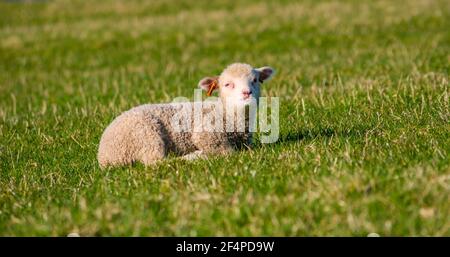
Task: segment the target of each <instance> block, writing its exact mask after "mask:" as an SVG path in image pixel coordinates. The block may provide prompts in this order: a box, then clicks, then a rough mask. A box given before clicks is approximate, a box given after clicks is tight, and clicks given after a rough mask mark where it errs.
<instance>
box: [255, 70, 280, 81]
mask: <svg viewBox="0 0 450 257" xmlns="http://www.w3.org/2000/svg"><path fill="white" fill-rule="evenodd" d="M256 70H257V71H258V72H259V82H261V83H263V82H264V81H266V80H269V79H271V78H272V77H273V75H275V70H274V69H273V68H272V67H269V66H264V67H261V68H258V69H256Z"/></svg>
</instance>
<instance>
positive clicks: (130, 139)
mask: <svg viewBox="0 0 450 257" xmlns="http://www.w3.org/2000/svg"><path fill="white" fill-rule="evenodd" d="M273 75H274V70H273V69H272V68H271V67H262V68H253V67H252V66H250V65H249V64H244V63H234V64H231V65H229V66H228V67H227V68H226V69H225V70H223V72H222V73H221V74H220V76H214V77H205V78H203V79H202V80H200V82H199V84H198V86H199V87H200V88H201V89H203V90H205V91H206V92H207V95H208V96H210V95H211V94H212V92H213V91H218V92H219V97H218V98H217V99H216V101H212V102H211V103H214V104H202V103H201V102H176V103H166V104H144V105H141V106H138V107H135V108H132V109H130V110H128V111H126V112H124V113H122V114H121V115H119V116H118V117H117V118H116V119H114V120H113V122H112V123H111V124H110V125H109V126H108V127H107V128H106V129H105V131H104V132H103V135H102V137H101V139H100V144H99V149H98V156H97V157H98V162H99V165H100V167H101V168H105V167H111V166H119V165H127V164H131V163H133V162H142V163H143V164H144V165H146V166H148V165H151V164H154V163H155V162H157V161H159V160H162V159H164V158H165V157H167V155H168V154H169V153H174V154H175V155H177V156H182V158H184V159H194V158H199V157H206V156H208V155H210V154H228V153H231V152H233V151H236V150H239V149H242V148H245V147H249V146H250V145H251V139H252V132H250V131H249V125H250V124H251V122H252V119H255V117H253V118H252V117H250V116H251V115H249V114H248V108H247V111H246V112H245V110H246V106H249V105H250V104H252V103H255V101H256V102H258V99H259V97H260V86H261V84H262V83H263V82H265V81H266V80H268V79H270V78H271V77H272V76H273ZM199 104H200V105H199ZM196 108H200V112H198V111H195V110H196ZM197 110H198V109H197ZM219 110H222V112H223V120H220V118H219V119H216V120H214V122H212V123H211V125H209V127H208V126H207V125H205V124H206V123H207V119H206V118H204V117H203V116H204V115H205V114H208V113H215V114H217V113H219V112H218V111H219ZM243 110H244V113H245V117H244V119H238V118H237V117H238V115H237V114H238V113H242V111H243ZM176 117H178V118H179V119H178V120H176V119H175V118H176ZM180 117H181V118H180ZM174 120H176V122H174ZM195 121H200V122H197V123H196V122H195ZM229 121H234V123H233V122H232V123H231V124H232V125H231V127H227V129H226V130H225V125H224V122H225V123H226V124H227V126H228V124H230V123H229ZM183 122H184V124H181V123H183ZM227 122H228V123H227ZM202 126H204V127H202ZM211 126H214V128H216V129H217V128H221V127H222V128H224V130H208V129H205V128H209V129H211ZM242 127H243V129H242V130H239V129H238V128H242ZM180 128H184V129H180ZM186 128H187V129H186ZM230 128H231V129H230Z"/></svg>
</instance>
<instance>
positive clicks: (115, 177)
mask: <svg viewBox="0 0 450 257" xmlns="http://www.w3.org/2000/svg"><path fill="white" fill-rule="evenodd" d="M449 28H450V4H449V1H448V0H410V1H395V0H379V1H358V0H343V1H338V0H320V1H313V0H305V1H293V0H280V1H255V0H237V1H228V0H208V1H206V0H195V1H194V0H190V1H188V0H152V1H140V0H123V1H113V0H102V1H100V0H98V1H81V0H70V1H69V0H36V1H14V0H9V1H4V0H0V206H1V208H0V235H67V234H68V233H71V232H76V233H80V234H81V235H191V236H195V235H218V236H219V235H244V236H248V235H253V236H255V235H280V236H285V235H362V236H366V235H367V234H369V233H378V234H380V235H449V230H450V220H449V217H450V215H448V214H449V211H450V209H449V201H448V195H449V187H448V185H449V170H450V169H449V166H450V165H449V158H448V154H449V152H450V149H449V146H450V142H449V138H450V136H449V129H448V122H449V117H450V115H449V108H448V107H449V106H448V93H449V90H448V72H449V68H450V65H449V62H450V55H449V52H450V33H449ZM233 62H246V63H250V64H251V65H253V66H256V67H260V66H265V65H270V66H272V67H274V68H275V69H276V70H277V71H278V73H277V75H276V77H275V78H274V79H273V80H272V81H271V82H270V83H268V84H267V85H266V84H264V85H263V86H264V88H263V95H265V96H279V97H280V99H281V109H280V117H282V119H281V120H280V141H279V142H277V143H276V144H272V145H265V146H261V145H259V146H257V148H255V150H253V151H249V152H244V153H238V154H236V155H233V156H231V157H227V158H226V159H225V158H220V157H218V158H213V159H212V160H209V161H205V162H201V161H200V162H193V163H185V162H181V161H177V160H168V161H167V162H165V163H163V164H162V165H160V166H157V167H151V168H144V167H142V166H140V165H136V166H133V167H124V168H121V169H116V170H109V171H106V172H103V171H100V170H99V168H98V164H97V160H96V153H97V147H98V141H99V137H100V135H101V133H102V131H103V130H104V128H105V127H106V126H107V125H108V124H109V123H110V122H111V121H112V119H113V118H114V117H115V116H117V115H118V114H120V113H121V112H123V111H125V110H127V109H129V108H131V107H133V106H136V105H139V104H143V103H157V102H168V101H171V100H172V99H173V98H175V97H177V96H187V97H193V89H194V88H196V87H197V83H198V81H199V80H200V79H201V78H203V77H205V76H211V75H217V74H218V73H219V72H220V71H221V70H222V69H223V68H224V67H226V65H228V64H230V63H233Z"/></svg>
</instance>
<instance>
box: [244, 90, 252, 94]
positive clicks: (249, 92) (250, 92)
mask: <svg viewBox="0 0 450 257" xmlns="http://www.w3.org/2000/svg"><path fill="white" fill-rule="evenodd" d="M242 94H244V95H251V94H252V91H249V90H245V91H242Z"/></svg>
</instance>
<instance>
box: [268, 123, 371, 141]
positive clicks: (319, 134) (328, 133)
mask: <svg viewBox="0 0 450 257" xmlns="http://www.w3.org/2000/svg"><path fill="white" fill-rule="evenodd" d="M371 130H374V128H373V127H368V126H356V127H351V128H344V129H343V128H332V127H331V128H313V129H304V130H299V131H294V132H288V133H287V134H284V135H283V134H282V135H280V138H279V139H278V141H277V142H276V143H275V144H283V143H289V142H298V141H310V140H314V139H316V138H331V137H341V138H342V137H344V138H362V137H364V136H365V135H366V133H367V132H368V131H371Z"/></svg>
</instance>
